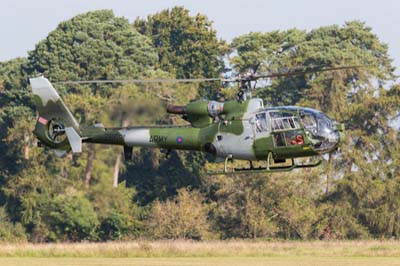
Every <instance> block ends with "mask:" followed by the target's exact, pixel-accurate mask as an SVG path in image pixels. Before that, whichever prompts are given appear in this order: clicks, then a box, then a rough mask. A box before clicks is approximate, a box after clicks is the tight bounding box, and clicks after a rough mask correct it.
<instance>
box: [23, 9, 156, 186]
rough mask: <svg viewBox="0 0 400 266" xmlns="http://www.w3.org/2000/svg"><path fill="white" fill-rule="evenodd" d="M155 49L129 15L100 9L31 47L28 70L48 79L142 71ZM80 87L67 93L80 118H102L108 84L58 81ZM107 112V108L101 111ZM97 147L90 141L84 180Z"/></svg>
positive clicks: (117, 75) (120, 75) (88, 176)
mask: <svg viewBox="0 0 400 266" xmlns="http://www.w3.org/2000/svg"><path fill="white" fill-rule="evenodd" d="M156 60H157V54H156V52H155V51H154V50H153V48H152V47H151V45H150V41H149V40H148V39H147V38H146V37H144V36H142V35H141V34H139V33H138V32H137V31H136V30H135V29H134V27H133V26H132V25H131V24H129V22H128V20H127V19H125V18H120V17H115V16H114V14H113V12H112V11H109V10H101V11H95V12H88V13H86V14H83V15H78V16H76V17H74V18H72V19H70V20H68V21H65V22H62V23H60V25H58V27H57V28H56V29H55V30H54V31H52V32H51V33H50V34H49V35H48V37H47V38H46V39H45V40H43V41H41V42H39V43H38V44H37V45H36V48H35V50H33V51H31V52H30V53H29V57H28V63H27V64H26V66H25V67H24V71H25V72H26V73H27V74H28V75H30V76H32V75H35V73H43V74H44V75H45V76H46V77H47V78H49V79H50V80H93V79H123V78H135V77H139V76H140V77H143V76H145V75H146V72H147V71H149V70H151V68H152V67H153V66H154V64H155V62H156ZM65 88H67V89H68V90H69V91H71V90H73V91H75V92H79V94H80V95H79V97H78V96H77V94H75V95H72V96H70V97H71V98H69V97H66V99H65V100H66V102H67V104H68V105H69V106H70V107H71V108H72V109H73V110H74V112H75V115H76V116H78V117H79V118H80V122H82V123H85V124H90V123H94V122H95V121H99V120H100V118H101V115H102V114H101V113H99V112H98V110H99V109H102V108H104V107H105V106H106V103H107V98H108V97H109V95H110V94H111V92H110V86H108V85H106V86H97V85H93V86H92V87H90V86H74V87H62V86H58V89H59V90H60V91H61V92H65ZM103 115H104V114H103ZM94 149H95V148H94V147H92V146H89V147H88V149H87V150H88V154H87V163H86V171H85V180H86V184H87V185H89V184H90V180H91V177H92V174H91V173H92V168H93V161H94V160H95V150H94Z"/></svg>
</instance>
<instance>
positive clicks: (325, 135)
mask: <svg viewBox="0 0 400 266" xmlns="http://www.w3.org/2000/svg"><path fill="white" fill-rule="evenodd" d="M299 114H300V119H301V121H302V123H303V125H304V130H305V133H306V135H307V137H308V139H309V140H310V141H311V142H312V145H313V149H314V150H315V151H317V152H321V153H324V152H329V151H331V150H333V149H334V148H335V147H336V146H337V145H338V144H339V140H340V135H339V131H338V129H337V128H336V126H335V124H334V122H333V121H332V120H331V119H330V118H329V117H328V116H327V115H325V114H324V113H322V112H319V111H317V110H314V109H311V108H299Z"/></svg>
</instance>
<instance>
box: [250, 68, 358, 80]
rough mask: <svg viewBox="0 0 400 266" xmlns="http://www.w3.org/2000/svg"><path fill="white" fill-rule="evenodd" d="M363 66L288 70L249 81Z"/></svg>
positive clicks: (257, 76) (258, 76) (259, 76)
mask: <svg viewBox="0 0 400 266" xmlns="http://www.w3.org/2000/svg"><path fill="white" fill-rule="evenodd" d="M360 67H363V66H362V65H354V66H337V67H325V68H321V67H304V68H301V69H296V68H292V69H288V70H287V71H286V72H277V73H270V74H266V75H256V76H250V77H249V79H263V78H278V77H287V76H297V75H302V74H307V73H315V72H325V71H333V70H341V69H352V68H360Z"/></svg>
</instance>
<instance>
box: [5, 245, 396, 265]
mask: <svg viewBox="0 0 400 266" xmlns="http://www.w3.org/2000/svg"><path fill="white" fill-rule="evenodd" d="M11 257H14V258H15V257H18V258H21V257H25V258H62V257H64V258H221V257H223V258H234V257H247V258H283V257H321V258H324V257H342V258H346V257H347V258H350V257H353V258H372V257H380V258H385V257H386V258H396V259H397V260H398V261H399V262H400V241H377V240H370V241H305V242H300V241H299V242H297V241H248V240H231V241H204V242H194V241H183V240H175V241H153V242H149V241H134V242H109V243H53V244H31V243H18V244H7V243H3V244H0V258H11Z"/></svg>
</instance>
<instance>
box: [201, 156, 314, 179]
mask: <svg viewBox="0 0 400 266" xmlns="http://www.w3.org/2000/svg"><path fill="white" fill-rule="evenodd" d="M272 160H273V156H272V153H270V154H268V159H267V160H266V164H267V165H266V166H259V167H254V166H253V163H252V161H249V164H250V166H249V167H244V168H236V167H232V168H228V163H229V162H230V161H233V159H232V156H227V157H226V158H225V162H224V170H223V171H215V172H207V173H208V174H210V175H229V174H242V173H249V174H251V173H276V172H289V171H292V170H293V169H296V168H311V167H317V166H318V165H320V164H321V162H322V159H321V158H319V159H318V160H316V161H314V162H310V163H305V164H296V162H295V161H294V159H293V158H291V159H290V164H288V165H277V164H274V163H272Z"/></svg>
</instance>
